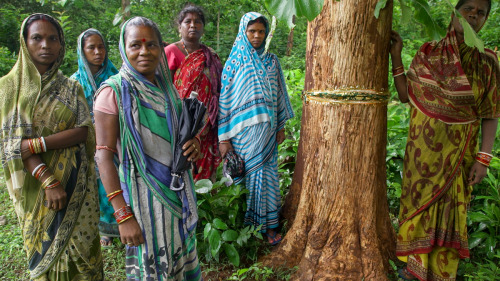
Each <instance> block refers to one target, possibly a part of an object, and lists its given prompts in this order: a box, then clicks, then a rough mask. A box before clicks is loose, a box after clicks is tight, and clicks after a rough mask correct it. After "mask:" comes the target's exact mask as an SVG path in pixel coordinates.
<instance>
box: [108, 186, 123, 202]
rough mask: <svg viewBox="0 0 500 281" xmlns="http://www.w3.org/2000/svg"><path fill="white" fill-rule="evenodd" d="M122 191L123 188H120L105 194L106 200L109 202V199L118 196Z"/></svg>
mask: <svg viewBox="0 0 500 281" xmlns="http://www.w3.org/2000/svg"><path fill="white" fill-rule="evenodd" d="M122 193H123V190H121V189H120V190H116V191H113V192H111V193H110V194H108V195H106V196H107V197H108V202H111V200H112V199H113V198H115V197H116V196H118V195H120V194H122Z"/></svg>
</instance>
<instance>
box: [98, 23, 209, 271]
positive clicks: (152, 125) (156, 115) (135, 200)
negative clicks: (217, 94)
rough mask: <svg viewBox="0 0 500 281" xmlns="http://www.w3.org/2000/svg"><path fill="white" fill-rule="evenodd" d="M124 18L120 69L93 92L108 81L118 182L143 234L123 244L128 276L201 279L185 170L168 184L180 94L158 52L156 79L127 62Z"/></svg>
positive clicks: (190, 186) (191, 194) (194, 214)
mask: <svg viewBox="0 0 500 281" xmlns="http://www.w3.org/2000/svg"><path fill="white" fill-rule="evenodd" d="M129 21H130V20H129ZM129 21H127V22H126V23H125V24H124V25H123V27H122V31H121V35H120V44H119V48H120V53H121V56H122V59H123V65H122V67H121V69H120V72H119V73H118V74H117V75H115V76H112V77H111V78H110V79H108V80H107V81H106V82H105V83H104V84H103V86H101V88H100V89H99V90H98V93H97V95H98V94H99V92H100V91H101V90H102V89H104V88H106V87H111V88H112V90H113V91H114V93H115V94H116V101H117V106H118V110H119V111H118V112H119V114H118V119H119V124H120V135H119V136H120V139H119V141H120V151H119V152H120V157H121V162H120V167H119V176H120V184H121V188H122V190H123V191H124V197H125V200H126V201H127V204H129V205H130V207H131V208H132V211H133V213H134V215H135V218H136V220H137V222H138V224H139V226H140V227H141V229H142V231H143V236H144V240H145V242H144V244H142V245H139V246H137V247H129V246H126V274H127V280H201V277H202V276H201V270H200V266H199V263H198V256H197V253H196V236H195V233H194V231H195V228H196V223H197V220H198V213H197V209H196V198H195V193H194V188H193V186H194V184H193V179H192V176H191V174H190V172H189V171H186V172H184V173H183V174H182V180H183V182H184V183H185V185H186V187H185V188H184V189H183V190H182V191H178V192H174V191H172V190H170V188H169V186H170V182H171V180H172V176H171V173H170V171H171V168H170V167H171V165H172V161H173V147H174V146H175V144H176V143H175V140H176V135H177V132H178V131H179V124H178V123H179V120H178V118H179V116H180V112H181V100H180V98H179V96H178V93H177V91H176V90H175V88H174V86H173V84H172V81H171V75H170V71H169V70H168V65H167V62H166V57H165V54H164V53H163V52H161V53H162V55H161V58H160V64H159V66H158V69H157V71H156V75H155V79H156V85H155V84H153V83H151V82H150V81H148V80H147V79H146V78H145V77H144V76H143V75H142V74H140V73H139V72H137V71H136V70H135V69H134V68H133V67H132V66H131V65H130V62H129V60H128V58H127V55H126V53H125V43H124V32H125V30H126V27H127V24H128V23H129ZM160 40H161V38H160ZM96 106H97V104H96Z"/></svg>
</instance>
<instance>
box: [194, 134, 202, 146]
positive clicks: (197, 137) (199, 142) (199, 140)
mask: <svg viewBox="0 0 500 281" xmlns="http://www.w3.org/2000/svg"><path fill="white" fill-rule="evenodd" d="M194 137H195V138H196V139H197V140H198V144H199V145H200V146H201V138H200V136H199V135H196V136H194Z"/></svg>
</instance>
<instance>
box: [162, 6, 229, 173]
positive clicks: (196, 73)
mask: <svg viewBox="0 0 500 281" xmlns="http://www.w3.org/2000/svg"><path fill="white" fill-rule="evenodd" d="M177 20H178V24H179V33H180V36H181V40H180V41H178V42H175V43H173V44H170V45H168V46H167V47H165V54H166V55H167V60H168V67H169V68H170V72H171V73H173V74H174V77H173V81H174V85H175V87H176V88H177V91H179V96H180V97H181V98H188V97H189V96H190V94H191V92H193V91H194V92H196V93H198V99H199V100H200V101H201V102H203V104H204V105H205V106H206V107H207V111H208V113H209V122H207V126H206V127H205V129H204V130H203V132H202V133H201V155H202V156H201V157H200V159H199V160H198V161H196V163H195V169H194V170H193V177H194V180H195V181H197V180H200V179H212V180H214V179H215V172H216V170H217V166H219V164H220V161H221V158H220V156H219V150H218V146H217V143H218V139H217V113H218V110H219V93H220V87H221V86H220V85H221V84H220V81H221V80H220V75H221V73H222V65H221V62H220V59H219V56H217V54H216V53H215V52H214V50H212V49H211V48H208V47H207V46H205V45H203V44H201V43H200V38H201V36H202V35H203V28H204V26H205V15H204V14H203V11H202V10H201V8H199V7H197V6H194V5H187V6H186V7H184V9H182V11H181V12H180V13H179V15H178V18H177Z"/></svg>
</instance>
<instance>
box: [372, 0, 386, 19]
mask: <svg viewBox="0 0 500 281" xmlns="http://www.w3.org/2000/svg"><path fill="white" fill-rule="evenodd" d="M385 6H387V0H379V1H378V2H377V5H376V6H375V17H376V18H377V19H378V17H379V16H380V10H382V9H383V8H385Z"/></svg>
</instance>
